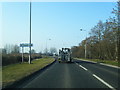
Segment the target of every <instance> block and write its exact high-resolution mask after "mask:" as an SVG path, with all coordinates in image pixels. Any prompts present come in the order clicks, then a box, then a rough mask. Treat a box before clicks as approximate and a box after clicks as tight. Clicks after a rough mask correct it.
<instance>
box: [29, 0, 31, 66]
mask: <svg viewBox="0 0 120 90" xmlns="http://www.w3.org/2000/svg"><path fill="white" fill-rule="evenodd" d="M29 48H30V51H29V64H31V1H30V45H29Z"/></svg>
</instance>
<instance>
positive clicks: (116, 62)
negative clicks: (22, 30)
mask: <svg viewBox="0 0 120 90" xmlns="http://www.w3.org/2000/svg"><path fill="white" fill-rule="evenodd" d="M75 59H78V60H80V59H82V60H87V61H93V62H97V63H104V64H109V65H114V66H118V67H120V63H119V62H118V61H115V60H114V61H113V60H100V59H83V58H75Z"/></svg>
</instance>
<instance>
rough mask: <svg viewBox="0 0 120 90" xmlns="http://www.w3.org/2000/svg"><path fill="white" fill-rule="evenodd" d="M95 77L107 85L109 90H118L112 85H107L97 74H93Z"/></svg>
mask: <svg viewBox="0 0 120 90" xmlns="http://www.w3.org/2000/svg"><path fill="white" fill-rule="evenodd" d="M93 76H94V77H95V78H97V79H98V80H99V81H101V82H102V83H103V84H105V85H106V86H108V87H109V88H111V89H112V90H116V89H115V88H114V87H112V86H111V85H110V84H108V83H106V82H105V81H104V80H102V79H101V78H99V77H98V76H96V75H95V74H93Z"/></svg>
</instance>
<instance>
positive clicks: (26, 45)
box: [20, 43, 33, 62]
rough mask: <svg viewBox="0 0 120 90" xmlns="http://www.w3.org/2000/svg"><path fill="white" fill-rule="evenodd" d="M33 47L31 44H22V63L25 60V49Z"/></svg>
mask: <svg viewBox="0 0 120 90" xmlns="http://www.w3.org/2000/svg"><path fill="white" fill-rule="evenodd" d="M31 46H33V44H29V43H22V44H20V47H22V62H23V61H24V58H23V56H24V47H31Z"/></svg>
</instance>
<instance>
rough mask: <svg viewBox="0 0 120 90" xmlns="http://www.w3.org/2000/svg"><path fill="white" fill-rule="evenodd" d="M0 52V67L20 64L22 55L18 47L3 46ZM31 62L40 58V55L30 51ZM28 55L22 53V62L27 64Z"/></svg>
mask: <svg viewBox="0 0 120 90" xmlns="http://www.w3.org/2000/svg"><path fill="white" fill-rule="evenodd" d="M1 51H2V66H5V65H10V64H15V63H22V53H20V47H19V46H18V45H10V44H7V45H5V47H4V48H2V49H1ZM31 53H32V55H31V60H33V59H37V58H42V54H41V53H36V52H35V50H34V49H32V50H31ZM28 60H29V53H24V62H28Z"/></svg>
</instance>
